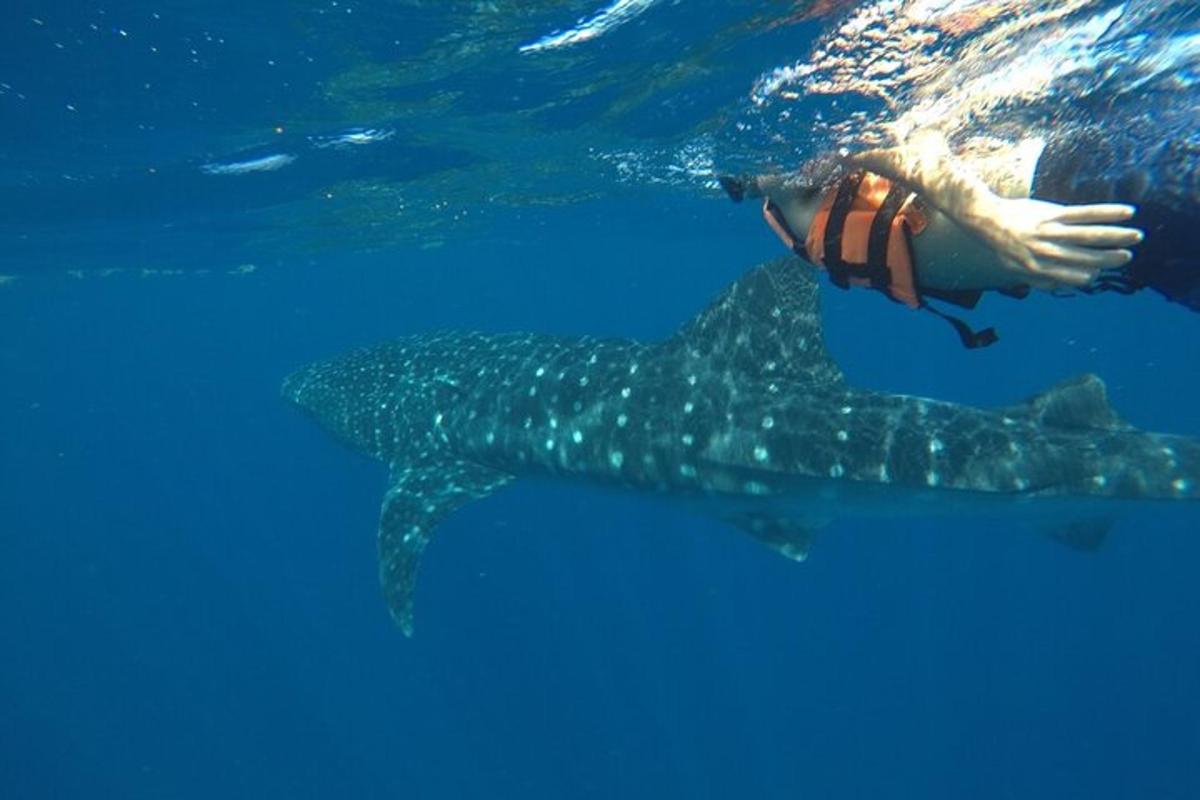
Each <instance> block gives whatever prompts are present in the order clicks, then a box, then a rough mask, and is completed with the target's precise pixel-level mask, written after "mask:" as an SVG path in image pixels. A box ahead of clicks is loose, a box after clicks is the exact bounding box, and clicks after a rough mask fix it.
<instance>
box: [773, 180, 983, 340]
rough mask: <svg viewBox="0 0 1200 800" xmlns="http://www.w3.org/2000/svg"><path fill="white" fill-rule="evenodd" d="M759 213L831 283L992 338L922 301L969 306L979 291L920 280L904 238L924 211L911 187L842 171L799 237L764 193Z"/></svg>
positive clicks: (920, 224) (962, 334)
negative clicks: (943, 288)
mask: <svg viewBox="0 0 1200 800" xmlns="http://www.w3.org/2000/svg"><path fill="white" fill-rule="evenodd" d="M763 217H764V218H765V219H766V221H767V224H768V225H770V226H771V229H772V230H774V231H775V233H776V234H777V235H778V236H779V238H780V239H781V240H782V241H783V243H784V244H785V245H787V246H788V248H789V249H790V250H792V252H794V253H796V254H797V255H799V256H801V257H802V258H804V259H805V260H807V261H809V262H810V263H812V264H815V265H816V266H819V267H822V268H823V269H825V270H826V271H827V272H828V273H829V277H830V279H831V280H832V281H833V283H834V284H835V285H837V286H840V287H841V288H843V289H846V288H849V287H850V286H867V287H870V288H873V289H878V290H879V291H881V292H883V293H884V294H885V295H887V296H888V297H890V298H891V299H893V300H895V301H896V302H898V303H903V304H904V305H906V306H908V307H909V308H913V309H924V310H927V311H929V312H931V313H933V314H935V315H937V316H939V317H941V318H942V319H944V320H946V321H947V322H949V323H950V324H951V325H952V326H954V329H955V330H956V331H957V332H958V335H959V338H960V339H962V342H963V344H964V345H965V346H966V347H969V348H976V347H986V346H987V345H989V344H992V343H993V342H995V341H996V340H997V338H998V337H997V336H996V332H995V331H994V330H992V329H991V328H987V329H985V330H982V331H979V332H976V331H973V330H971V329H970V327H968V326H967V324H966V323H965V322H963V321H962V320H960V319H957V318H956V317H951V316H948V315H946V314H943V313H942V312H941V311H938V310H937V309H935V308H933V307H932V306H930V305H929V304H928V303H926V302H925V297H924V295H926V294H928V295H930V296H932V297H936V298H937V299H939V300H945V301H947V302H950V303H954V304H955V305H960V306H963V307H965V308H972V307H974V306H975V304H976V303H977V302H978V301H979V297H980V294H981V293H980V292H935V291H931V290H924V289H922V288H921V286H920V285H919V283H918V280H917V269H916V259H915V256H914V253H913V245H912V239H913V237H914V236H917V235H919V234H920V233H921V232H922V231H923V230H925V228H926V226H927V225H928V224H929V219H928V216H927V215H926V213H925V211H924V210H923V209H922V208H921V205H920V202H919V200H918V198H917V196H916V194H914V193H913V192H911V191H909V190H908V189H906V188H904V187H903V186H901V185H900V184H896V183H893V182H892V181H890V180H888V179H887V178H884V177H883V176H881V175H875V174H874V173H870V172H865V171H859V172H854V173H851V174H850V175H847V176H846V177H845V178H842V180H840V181H839V182H838V183H837V184H836V185H834V186H833V187H832V188H830V189H829V191H828V192H826V193H825V197H824V198H823V199H822V200H821V205H820V206H819V207H818V208H817V212H816V214H814V215H813V220H812V223H811V224H810V225H809V228H808V235H807V236H806V237H805V239H804V241H803V242H801V241H800V240H799V238H798V237H797V236H796V235H795V233H793V232H792V229H791V227H790V226H789V225H788V222H787V219H786V218H785V217H784V216H783V212H782V211H781V210H780V209H779V207H778V206H776V205H775V204H774V203H773V202H771V200H770V198H767V199H766V200H765V201H764V202H763Z"/></svg>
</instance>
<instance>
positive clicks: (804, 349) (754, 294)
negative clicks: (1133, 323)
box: [667, 257, 844, 384]
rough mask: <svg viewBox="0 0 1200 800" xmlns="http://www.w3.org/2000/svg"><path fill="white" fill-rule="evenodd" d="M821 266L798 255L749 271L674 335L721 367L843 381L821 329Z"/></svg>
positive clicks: (673, 343) (809, 379)
mask: <svg viewBox="0 0 1200 800" xmlns="http://www.w3.org/2000/svg"><path fill="white" fill-rule="evenodd" d="M815 271H816V270H815V268H814V267H811V266H809V265H808V264H806V263H805V262H803V261H801V260H800V259H798V258H794V257H793V258H784V259H780V260H778V261H770V262H767V263H766V264H762V265H760V266H758V267H755V268H754V269H752V270H750V271H749V272H747V273H746V274H745V275H743V276H742V277H741V278H739V279H738V280H737V281H736V282H735V283H734V284H733V285H732V286H730V287H729V288H728V289H726V290H725V291H724V292H723V293H722V294H721V296H720V297H718V298H717V300H716V301H715V302H713V304H712V305H710V306H709V307H708V308H707V309H705V310H704V312H703V313H702V314H700V315H699V316H698V317H696V318H695V319H693V320H692V321H691V322H689V323H688V324H686V325H685V326H684V327H683V328H682V329H681V330H680V331H679V333H678V334H676V335H675V336H674V337H673V338H672V339H670V340H668V342H667V346H673V347H684V348H687V350H688V351H689V352H691V353H692V354H694V355H698V356H701V357H704V358H706V359H708V360H709V361H710V363H712V364H713V366H714V367H716V368H718V369H724V370H727V371H730V372H737V373H741V374H750V375H758V374H771V375H775V376H778V377H780V378H783V379H787V380H792V381H803V382H819V383H825V384H830V383H832V384H840V383H841V382H842V381H843V380H844V378H843V377H842V371H841V370H840V369H839V368H838V366H837V365H836V364H835V363H833V360H832V359H830V358H829V353H828V352H827V351H826V350H825V339H824V336H823V334H822V332H821V307H820V298H819V295H818V283H817V278H816V275H815Z"/></svg>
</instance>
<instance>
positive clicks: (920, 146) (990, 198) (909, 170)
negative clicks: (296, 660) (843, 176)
mask: <svg viewBox="0 0 1200 800" xmlns="http://www.w3.org/2000/svg"><path fill="white" fill-rule="evenodd" d="M848 161H849V163H850V164H851V165H853V166H855V167H861V168H864V169H867V170H869V171H871V172H874V173H877V174H879V175H883V176H885V177H887V178H891V179H892V180H895V181H899V182H901V183H904V184H906V185H908V186H910V187H911V188H912V189H913V190H914V191H916V192H917V193H918V194H920V195H921V197H922V198H923V199H924V200H925V201H926V202H928V203H929V204H930V205H931V206H933V207H934V208H936V209H937V210H938V211H940V212H942V213H943V214H945V215H946V216H947V217H949V219H950V220H952V221H953V222H954V223H956V224H957V225H958V226H959V227H961V228H963V229H964V230H966V231H968V232H969V233H971V234H973V235H974V236H976V237H978V238H979V239H982V240H983V241H984V242H985V243H986V244H987V245H988V246H989V247H990V248H991V249H992V250H993V251H994V252H995V253H996V255H997V256H998V257H999V258H1000V260H1001V261H1002V262H1004V263H1005V264H1007V265H1009V266H1010V267H1011V268H1012V269H1013V270H1014V271H1016V272H1018V273H1020V274H1021V276H1022V278H1023V281H1024V282H1026V283H1029V284H1032V285H1034V286H1040V287H1043V288H1044V287H1050V286H1056V285H1064V284H1065V285H1070V286H1081V285H1085V284H1087V283H1088V282H1089V281H1091V280H1092V278H1093V277H1094V276H1095V274H1096V273H1097V272H1099V271H1100V270H1103V269H1110V268H1114V267H1120V266H1122V265H1124V264H1126V263H1128V262H1129V260H1130V259H1131V258H1132V257H1133V254H1132V253H1130V251H1129V250H1128V249H1126V248H1129V247H1132V246H1133V245H1136V244H1138V243H1139V242H1141V241H1142V238H1143V237H1142V232H1141V231H1139V230H1137V229H1136V228H1130V227H1125V226H1123V225H1119V224H1117V223H1121V222H1126V221H1128V220H1129V219H1130V218H1131V217H1132V216H1133V214H1134V211H1135V209H1134V208H1133V207H1132V206H1129V205H1125V204H1121V203H1103V204H1098V205H1074V206H1071V205H1060V204H1058V203H1050V202H1046V201H1043V200H1034V199H1032V198H1028V197H1025V198H1010V197H1001V196H999V195H998V194H996V192H994V191H992V189H991V187H989V186H988V185H987V183H985V182H984V181H983V179H982V178H980V177H979V176H978V175H977V174H976V172H975V171H974V170H973V169H971V168H970V167H969V166H967V165H966V164H964V163H962V162H961V161H958V160H957V159H955V158H954V157H953V156H952V155H951V153H950V149H949V146H948V145H947V144H946V140H945V139H944V138H943V137H942V136H941V135H940V134H937V133H932V132H924V133H921V134H916V135H914V136H912V137H910V138H909V140H908V141H907V142H905V143H904V144H903V145H901V146H900V147H895V148H889V149H882V150H869V151H866V152H864V153H860V154H858V155H855V156H851V157H849V159H848Z"/></svg>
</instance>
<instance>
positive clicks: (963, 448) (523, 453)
mask: <svg viewBox="0 0 1200 800" xmlns="http://www.w3.org/2000/svg"><path fill="white" fill-rule="evenodd" d="M283 395H284V396H285V397H286V398H287V399H288V400H290V401H291V402H293V403H295V404H296V405H298V406H300V407H302V408H303V409H305V410H306V411H308V412H309V413H310V414H311V415H312V416H313V417H315V418H316V419H317V420H318V421H319V422H320V423H321V424H322V425H324V426H325V427H326V428H327V429H328V430H330V431H331V432H332V433H333V434H334V435H335V436H336V437H337V438H339V439H341V440H342V441H343V442H345V443H347V444H349V445H350V446H351V447H353V448H354V449H356V450H359V451H361V452H363V453H366V454H367V455H370V456H372V457H373V458H376V459H378V460H380V461H382V462H384V463H385V464H387V465H388V467H389V469H390V480H389V488H388V490H387V492H386V494H385V496H384V501H383V506H382V509H381V514H380V525H379V538H378V547H379V558H380V579H381V582H382V585H383V589H384V593H385V595H386V597H387V600H388V605H389V607H390V609H391V612H392V616H393V617H394V619H395V620H396V622H397V623H398V624H399V625H400V627H401V628H402V629H403V630H404V631H405V632H406V633H409V634H411V632H412V628H413V592H414V587H415V582H416V573H417V567H418V564H419V560H420V556H421V554H422V553H423V551H424V549H425V547H426V546H427V545H428V544H429V542H430V541H431V539H432V537H433V535H434V533H435V532H436V531H437V529H438V528H439V526H440V525H441V523H442V521H443V520H444V519H445V518H446V517H447V516H448V515H450V514H452V513H453V512H454V511H455V510H456V509H457V508H459V507H461V506H462V505H463V504H465V503H467V502H470V501H472V500H475V499H479V498H482V497H486V496H487V495H489V494H491V493H492V492H494V491H496V490H497V489H499V488H500V487H502V486H504V485H506V484H507V483H509V482H511V481H513V480H515V479H516V478H518V477H521V476H526V475H530V476H533V475H537V476H550V477H556V478H561V479H567V480H586V481H590V482H596V483H605V484H609V485H614V486H618V487H623V488H628V489H634V490H642V491H647V492H652V493H657V494H660V495H665V496H671V497H679V498H683V499H686V500H687V501H688V502H690V503H697V502H698V503H700V504H701V505H705V506H706V507H711V508H712V509H714V511H713V513H716V514H718V515H719V516H721V517H722V518H723V519H726V520H727V521H729V522H730V523H732V524H734V525H736V526H737V527H739V528H741V529H742V530H743V531H745V532H746V533H749V534H750V535H752V536H754V537H755V538H757V539H759V540H760V541H762V542H764V543H765V544H767V545H769V546H770V547H772V548H773V549H775V550H777V551H778V552H780V553H782V554H783V555H785V556H788V557H789V558H793V559H795V560H803V559H804V558H805V557H806V556H807V553H808V548H809V544H810V541H811V538H812V534H813V531H814V528H816V527H818V526H819V525H821V524H824V523H826V522H827V521H828V520H829V519H831V518H834V517H836V516H844V515H853V514H875V515H894V514H902V513H912V511H913V509H918V510H919V513H938V512H945V513H972V512H976V511H987V510H995V509H1001V508H1010V507H1011V508H1019V509H1022V510H1027V509H1035V508H1047V509H1048V508H1050V507H1051V505H1052V503H1053V501H1056V500H1058V501H1061V500H1064V499H1067V500H1069V499H1071V498H1075V499H1077V500H1078V501H1080V502H1077V503H1076V506H1074V507H1080V506H1082V507H1084V508H1086V509H1088V511H1087V519H1086V520H1085V522H1084V523H1081V522H1080V521H1079V519H1077V518H1074V517H1066V518H1063V519H1061V520H1056V525H1057V527H1056V529H1055V535H1056V536H1058V537H1059V538H1061V539H1063V540H1064V541H1065V542H1067V543H1068V544H1071V545H1073V546H1076V547H1081V548H1090V547H1094V546H1096V545H1098V544H1099V542H1100V541H1101V540H1102V539H1103V534H1104V531H1105V530H1106V526H1107V521H1106V519H1107V517H1106V516H1105V515H1101V518H1100V519H1101V521H1100V522H1098V523H1097V522H1096V521H1095V520H1096V518H1097V515H1096V513H1095V512H1094V511H1091V509H1092V508H1093V507H1094V503H1095V501H1096V499H1097V498H1110V499H1124V500H1184V501H1194V500H1196V499H1198V498H1200V488H1198V485H1197V481H1198V479H1200V442H1197V440H1195V439H1191V438H1187V437H1179V436H1170V435H1165V434H1153V433H1145V432H1142V431H1138V430H1136V429H1134V428H1133V427H1131V426H1130V425H1128V424H1127V423H1125V422H1124V421H1122V420H1121V419H1120V418H1119V417H1118V416H1117V414H1116V413H1115V412H1114V411H1113V409H1112V408H1111V406H1110V405H1109V403H1108V399H1107V396H1106V393H1105V389H1104V384H1103V382H1102V381H1101V380H1100V379H1099V378H1097V377H1095V376H1090V375H1086V376H1082V377H1079V378H1074V379H1071V380H1069V381H1065V382H1063V383H1062V384H1060V385H1058V386H1056V387H1054V388H1052V389H1051V390H1049V391H1047V392H1045V393H1043V394H1041V395H1038V396H1036V397H1033V398H1030V399H1029V400H1027V401H1025V402H1023V403H1019V404H1017V405H1011V406H1005V407H1000V408H997V409H981V408H974V407H971V406H964V405H959V404H955V403H947V402H942V401H938V400H933V399H926V398H916V397H910V396H907V395H897V394H889V393H886V392H877V391H872V390H866V389H861V388H857V387H854V386H851V385H849V384H848V383H847V381H846V380H845V378H844V376H843V374H842V372H841V370H840V369H839V368H838V366H837V365H836V364H835V363H834V362H833V360H832V359H831V358H830V357H829V354H828V352H827V351H826V348H825V345H824V341H823V336H822V329H821V324H820V308H819V292H818V283H817V279H816V277H815V273H814V270H813V269H812V268H811V267H809V266H808V265H806V264H804V263H803V262H801V261H799V260H798V259H784V260H781V261H775V262H771V263H768V264H764V265H762V266H760V267H758V268H756V269H754V270H751V271H750V272H748V273H747V274H745V275H744V276H743V277H742V278H741V279H739V280H738V281H737V282H736V283H734V284H733V285H732V286H730V287H729V288H728V289H727V290H726V291H725V292H724V293H722V295H721V296H720V297H719V298H718V299H717V300H716V301H715V302H714V303H713V304H712V305H710V306H709V307H708V308H707V309H706V310H705V311H704V312H702V313H701V314H699V315H698V316H697V317H696V318H695V319H693V320H691V321H690V322H688V323H687V324H686V325H685V326H684V327H683V328H682V329H681V330H680V331H679V332H678V333H677V334H675V335H674V336H672V337H670V338H669V339H667V340H666V341H663V342H658V343H642V342H636V341H631V340H611V339H608V340H604V339H594V338H587V337H581V338H563V337H551V336H542V335H538V334H531V333H519V334H507V335H485V334H478V333H441V334H435V335H426V336H413V337H409V338H406V339H400V340H397V341H394V342H389V343H386V344H382V345H377V346H374V347H369V348H365V349H361V350H358V351H355V352H353V353H350V354H347V355H345V356H341V357H338V358H335V359H332V360H329V361H324V362H319V363H316V364H313V365H310V366H308V367H305V368H303V369H301V370H299V371H297V372H295V373H294V374H292V375H291V376H289V377H288V378H287V379H286V380H285V381H284V385H283Z"/></svg>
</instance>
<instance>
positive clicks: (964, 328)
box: [921, 303, 1000, 350]
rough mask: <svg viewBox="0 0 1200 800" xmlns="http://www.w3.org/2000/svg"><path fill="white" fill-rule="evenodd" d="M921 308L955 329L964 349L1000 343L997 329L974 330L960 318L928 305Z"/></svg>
mask: <svg viewBox="0 0 1200 800" xmlns="http://www.w3.org/2000/svg"><path fill="white" fill-rule="evenodd" d="M921 308H922V309H924V310H925V311H928V312H929V313H930V314H933V315H934V316H935V317H940V318H941V319H944V320H945V321H946V322H947V323H948V324H949V325H950V327H952V328H954V332H955V333H957V334H958V339H959V341H961V342H962V343H963V347H965V348H967V349H968V350H977V349H979V348H980V347H988V346H990V345H993V344H995V343H996V342H998V341H1000V335H999V334H998V333H996V329H995V328H984V329H983V330H980V331H976V330H972V329H971V326H970V325H968V324H967V323H966V322H964V321H963V320H961V319H959V318H958V317H955V316H951V315H950V314H947V313H946V312H944V311H938V310H937V309H936V308H934V307H933V306H931V305H929V304H928V303H922V304H921Z"/></svg>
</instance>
